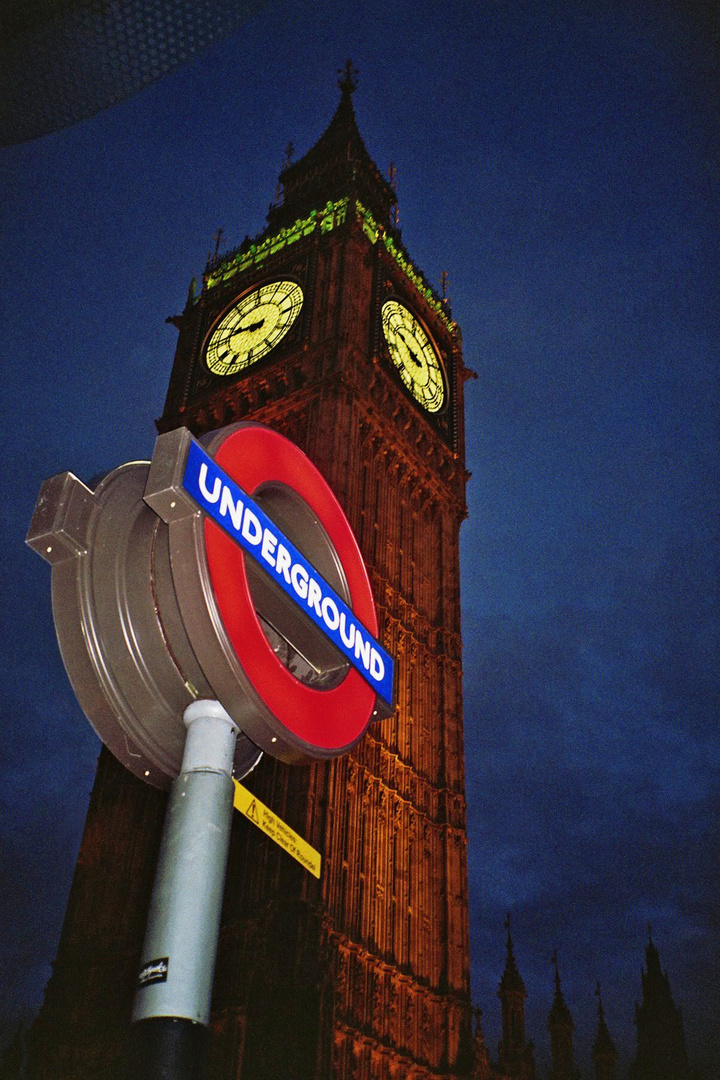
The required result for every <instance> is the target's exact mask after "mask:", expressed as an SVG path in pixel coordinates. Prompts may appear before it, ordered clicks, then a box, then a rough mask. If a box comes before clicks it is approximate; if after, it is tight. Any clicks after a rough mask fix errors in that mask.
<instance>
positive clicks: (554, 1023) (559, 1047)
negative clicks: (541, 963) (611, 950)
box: [548, 951, 579, 1080]
mask: <svg viewBox="0 0 720 1080" xmlns="http://www.w3.org/2000/svg"><path fill="white" fill-rule="evenodd" d="M553 964H554V965H555V997H554V998H553V1003H552V1008H551V1009H550V1014H549V1016H548V1031H549V1032H550V1049H551V1053H552V1071H551V1073H550V1080H577V1077H578V1075H579V1073H578V1072H577V1069H576V1068H575V1052H574V1050H573V1032H574V1031H575V1024H574V1022H573V1018H572V1016H571V1015H570V1010H569V1009H568V1007H567V1003H566V1001H565V998H564V997H563V992H562V986H561V985H560V969H559V968H558V960H557V951H556V952H555V953H554V955H553Z"/></svg>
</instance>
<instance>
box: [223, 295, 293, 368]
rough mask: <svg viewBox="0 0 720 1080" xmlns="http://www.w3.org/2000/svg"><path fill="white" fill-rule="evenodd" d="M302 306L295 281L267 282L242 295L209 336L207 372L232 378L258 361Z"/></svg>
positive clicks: (273, 345)
mask: <svg viewBox="0 0 720 1080" xmlns="http://www.w3.org/2000/svg"><path fill="white" fill-rule="evenodd" d="M302 304H303V291H302V289H301V288H300V286H299V285H298V284H297V282H295V281H271V282H269V284H267V285H261V286H260V288H258V289H254V290H253V291H252V292H251V293H248V294H247V296H243V298H242V300H240V302H239V303H237V304H235V306H234V307H232V308H231V309H230V311H229V312H228V313H227V315H225V316H224V317H223V318H222V319H221V320H220V322H219V323H218V325H217V326H216V327H215V329H214V330H213V332H212V334H211V335H210V341H209V343H208V347H207V352H206V354H205V362H206V364H207V366H208V368H209V369H210V371H212V372H213V373H214V374H215V375H235V374H236V373H237V372H238V371H242V370H243V368H246V367H249V366H250V365H251V364H254V363H255V362H256V361H257V360H260V359H262V357H263V356H266V355H267V353H269V352H270V350H271V349H274V348H275V346H276V345H278V344H279V343H280V342H281V341H282V339H283V338H284V337H285V335H286V334H287V333H288V331H289V330H290V328H291V327H292V325H293V323H294V322H295V320H296V319H297V317H298V315H299V314H300V310H301V308H302Z"/></svg>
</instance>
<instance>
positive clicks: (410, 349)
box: [398, 330, 423, 367]
mask: <svg viewBox="0 0 720 1080" xmlns="http://www.w3.org/2000/svg"><path fill="white" fill-rule="evenodd" d="M398 336H399V337H401V338H402V339H403V341H404V342H405V348H406V349H407V351H408V352H409V353H410V359H411V360H412V362H413V364H415V365H417V367H422V366H423V363H422V360H418V354H417V353H416V352H415V350H414V349H413V347H412V345H411V344H410V342H409V341H408V339H407V338H406V337H405V335H404V334H403V332H402V330H398Z"/></svg>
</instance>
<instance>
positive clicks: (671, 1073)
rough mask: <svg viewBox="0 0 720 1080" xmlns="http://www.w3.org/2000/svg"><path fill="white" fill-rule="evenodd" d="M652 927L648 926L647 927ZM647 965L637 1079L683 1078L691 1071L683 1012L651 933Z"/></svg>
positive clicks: (639, 1007) (638, 1010) (638, 1020)
mask: <svg viewBox="0 0 720 1080" xmlns="http://www.w3.org/2000/svg"><path fill="white" fill-rule="evenodd" d="M648 929H649V928H648ZM645 964H646V967H645V969H644V970H643V971H642V972H641V981H642V1001H641V1002H640V1003H639V1004H636V1005H635V1024H636V1027H637V1056H636V1058H635V1063H634V1066H633V1068H634V1073H633V1076H634V1077H637V1080H684V1078H685V1077H686V1076H687V1075H688V1061H687V1051H686V1049H685V1033H684V1030H683V1021H682V1014H681V1012H680V1009H679V1008H677V1006H676V1005H675V1002H674V1001H673V996H672V992H671V990H670V980H669V978H668V973H667V971H663V969H662V967H661V965H660V956H659V954H658V951H657V949H656V947H655V943H654V941H653V939H652V934H651V933H648V943H647V945H646V947H645Z"/></svg>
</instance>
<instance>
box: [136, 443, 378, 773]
mask: <svg viewBox="0 0 720 1080" xmlns="http://www.w3.org/2000/svg"><path fill="white" fill-rule="evenodd" d="M173 436H174V437H175V438H176V439H177V435H176V433H174V432H173V433H170V437H173ZM183 441H184V442H186V443H187V452H186V453H185V447H184V446H183V447H182V450H181V452H180V454H179V457H178V462H179V463H180V462H182V461H184V468H183V472H182V481H181V484H180V485H177V483H176V489H177V488H180V489H181V491H182V493H183V495H184V496H185V497H188V496H189V499H190V501H191V504H192V509H193V514H192V517H191V518H189V519H188V518H180V519H179V520H180V521H186V522H188V524H189V525H190V528H192V530H193V540H194V544H193V546H194V547H196V549H199V550H200V551H202V549H203V548H204V556H205V558H204V565H203V559H202V558H200V559H199V560H198V569H199V571H200V573H199V575H198V577H199V583H200V584H201V586H202V591H203V598H202V603H201V604H200V605H199V606H198V604H197V603H196V600H197V596H195V595H193V590H192V589H187V590H183V596H182V598H181V609H184V608H186V609H187V610H186V611H185V610H184V614H185V617H186V623H189V622H190V620H195V619H197V618H198V617H202V614H203V613H204V611H205V610H206V609H207V608H208V603H207V601H208V585H209V587H210V590H211V593H212V599H213V600H214V606H215V608H216V610H217V615H218V616H219V619H220V623H221V627H218V626H217V625H216V634H215V635H214V636H213V635H209V634H208V635H207V636H204V637H203V638H202V640H199V641H198V642H197V644H196V649H197V650H198V656H199V659H200V662H201V664H203V666H204V667H206V669H207V670H208V671H212V672H213V677H214V679H215V680H216V681H217V685H218V688H219V689H218V696H219V698H220V700H221V701H222V702H223V704H224V705H225V707H226V708H228V710H229V711H230V712H231V715H232V714H233V708H232V707H231V706H235V708H236V710H237V714H238V715H237V720H238V723H239V724H240V726H241V728H242V730H243V731H245V732H246V733H247V734H248V735H249V736H250V738H251V739H253V740H254V741H256V742H257V744H258V745H260V746H263V748H267V749H268V750H270V752H272V753H275V754H277V753H278V752H279V751H281V752H282V753H283V756H287V755H289V756H290V757H294V756H295V755H294V753H293V747H294V748H295V750H296V752H299V753H300V754H301V755H303V756H306V755H307V756H334V755H336V754H339V753H342V752H345V751H346V750H347V749H349V748H350V747H351V746H352V745H354V744H355V743H356V742H357V740H358V739H359V738H360V737H361V736H362V734H363V733H364V731H365V728H366V727H367V725H368V723H369V722H370V720H372V719H377V718H379V717H380V716H381V715H388V714H389V712H390V711H392V705H393V663H392V660H391V658H390V657H389V656H388V654H387V653H386V651H385V650H384V648H383V647H382V646H381V644H380V643H379V642H378V641H377V640H376V638H377V617H376V614H375V604H374V601H373V596H372V590H371V588H370V582H369V580H368V576H367V571H366V569H365V565H364V562H363V559H362V556H361V554H360V551H359V548H358V546H357V542H356V540H355V537H354V535H353V533H352V530H351V528H350V525H349V523H348V521H347V519H346V517H345V515H344V513H343V511H342V509H341V507H340V505H339V503H338V501H337V499H336V498H335V496H334V495H333V493H332V491H331V489H330V487H329V486H328V484H327V483H326V481H325V480H324V478H323V477H322V475H321V474H320V472H319V471H318V470H317V469H316V468H315V466H314V465H313V464H312V463H311V462H310V460H309V459H308V458H307V457H306V456H305V455H304V454H303V453H302V451H300V450H299V449H298V447H297V446H295V445H294V444H293V443H292V442H290V441H289V440H288V439H286V438H284V437H283V436H282V435H280V434H278V433H277V432H275V431H272V430H271V429H269V428H266V427H263V426H261V425H259V424H242V425H235V426H233V427H230V428H226V429H223V430H222V431H220V432H217V433H215V434H213V435H211V436H209V437H208V438H207V439H206V440H205V443H206V445H205V446H203V445H201V444H200V443H197V442H195V441H194V440H192V439H190V440H183ZM157 483H158V475H157V473H156V474H155V475H154V474H153V470H152V469H151V473H150V477H149V480H148V489H147V490H146V494H145V498H146V501H149V502H151V504H152V501H153V496H152V494H151V491H152V488H153V486H154V485H155V484H157ZM159 483H160V484H161V485H162V481H161V480H160V481H159ZM167 490H168V489H167V487H166V486H165V487H164V488H162V491H163V499H164V501H167V495H166V492H167ZM171 501H172V500H171ZM175 501H176V502H178V500H175ZM198 509H200V510H201V511H202V515H201V517H198V515H197V510H198ZM176 524H177V521H174V520H172V518H171V520H170V521H169V527H170V535H171V547H172V541H173V533H174V531H175V526H176ZM178 532H179V530H178ZM200 533H201V535H199V534H200ZM184 572H185V568H184V567H183V568H182V571H181V573H182V574H183V575H184ZM178 586H179V582H178V581H177V580H176V592H178V596H179V597H180V589H179V588H178ZM211 608H212V605H210V609H211ZM211 615H212V616H213V617H214V615H215V613H214V612H212V610H211ZM218 631H221V632H218ZM218 644H220V646H221V648H220V650H218V648H217V645H218ZM219 653H222V655H221V656H220V655H219ZM214 685H215V683H214ZM237 688H240V691H241V693H240V695H239V696H238V693H237ZM221 691H222V692H221ZM268 736H269V740H270V741H269V743H268ZM278 744H281V745H278Z"/></svg>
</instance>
